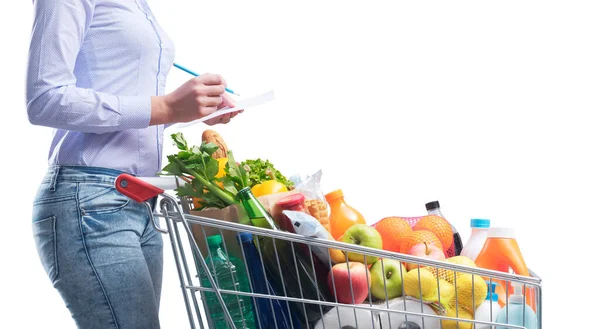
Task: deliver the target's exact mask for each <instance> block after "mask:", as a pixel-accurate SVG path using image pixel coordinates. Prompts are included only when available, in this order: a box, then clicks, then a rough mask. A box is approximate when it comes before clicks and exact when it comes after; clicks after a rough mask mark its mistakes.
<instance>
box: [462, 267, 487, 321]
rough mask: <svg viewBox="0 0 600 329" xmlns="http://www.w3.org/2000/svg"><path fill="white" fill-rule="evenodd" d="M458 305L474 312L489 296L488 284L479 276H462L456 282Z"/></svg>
mask: <svg viewBox="0 0 600 329" xmlns="http://www.w3.org/2000/svg"><path fill="white" fill-rule="evenodd" d="M456 289H457V294H456V298H457V299H458V305H459V306H460V307H462V308H464V309H465V310H467V311H470V312H473V311H474V310H475V309H476V308H477V306H479V305H481V303H483V301H484V300H485V297H486V295H487V292H488V291H487V284H485V280H484V279H483V278H482V277H480V276H479V275H461V276H459V277H458V279H457V281H456Z"/></svg>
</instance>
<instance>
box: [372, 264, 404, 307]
mask: <svg viewBox="0 0 600 329" xmlns="http://www.w3.org/2000/svg"><path fill="white" fill-rule="evenodd" d="M370 273H371V294H372V295H373V296H375V297H377V298H378V299H380V300H385V299H386V297H387V299H388V300H389V299H392V298H396V297H400V296H402V279H403V278H404V276H405V275H406V268H405V267H404V264H400V262H399V261H397V260H392V259H387V258H382V259H380V260H378V261H377V262H376V263H375V264H373V265H372V266H371V270H370ZM386 291H387V294H386Z"/></svg>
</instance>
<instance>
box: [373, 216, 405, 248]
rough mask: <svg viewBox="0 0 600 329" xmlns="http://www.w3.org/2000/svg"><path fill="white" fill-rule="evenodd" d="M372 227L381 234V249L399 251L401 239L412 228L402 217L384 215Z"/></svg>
mask: <svg viewBox="0 0 600 329" xmlns="http://www.w3.org/2000/svg"><path fill="white" fill-rule="evenodd" d="M373 227H374V228H375V229H376V230H377V232H379V235H381V239H382V240H383V250H387V251H393V252H400V247H401V243H402V239H403V238H405V237H407V236H408V235H410V233H412V231H413V229H412V227H411V226H410V224H409V223H408V222H407V221H405V220H404V219H403V218H402V217H394V216H392V217H385V218H383V219H382V220H380V221H379V222H377V223H376V224H375V225H373Z"/></svg>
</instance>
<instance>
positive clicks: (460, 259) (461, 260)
mask: <svg viewBox="0 0 600 329" xmlns="http://www.w3.org/2000/svg"><path fill="white" fill-rule="evenodd" d="M446 261H447V262H449V263H452V264H458V265H464V266H471V267H477V265H476V264H475V262H474V261H472V260H471V258H469V257H466V256H454V257H450V258H448V259H446Z"/></svg>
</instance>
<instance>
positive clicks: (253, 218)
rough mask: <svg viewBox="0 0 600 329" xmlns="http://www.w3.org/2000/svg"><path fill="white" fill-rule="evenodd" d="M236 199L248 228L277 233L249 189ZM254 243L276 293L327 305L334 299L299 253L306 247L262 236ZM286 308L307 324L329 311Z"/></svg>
mask: <svg viewBox="0 0 600 329" xmlns="http://www.w3.org/2000/svg"><path fill="white" fill-rule="evenodd" d="M238 197H239V198H240V201H241V202H242V205H243V207H244V209H245V210H246V213H247V214H248V217H249V218H250V222H251V223H252V225H254V226H258V227H262V228H267V229H272V230H279V227H277V226H276V224H275V222H274V220H273V219H272V218H271V215H270V214H269V213H268V212H267V211H266V210H265V209H264V208H263V206H262V205H261V203H260V202H259V201H258V200H257V199H256V198H255V197H254V195H252V191H250V188H245V189H242V190H241V191H240V192H239V193H238ZM254 242H255V244H256V248H257V249H258V250H260V252H261V254H262V259H263V264H264V266H265V270H266V272H267V277H268V278H269V280H270V282H271V283H272V284H273V286H274V287H273V288H274V289H275V290H276V291H278V292H283V291H285V292H286V293H287V296H289V297H294V298H306V299H313V300H321V301H330V302H331V301H333V300H334V299H333V296H332V295H331V293H330V292H329V287H328V286H327V272H324V275H322V274H321V271H318V270H317V266H316V265H317V264H315V266H313V263H314V262H313V260H312V259H311V257H312V255H308V254H307V253H305V252H302V249H303V247H306V245H304V244H298V243H294V242H290V241H287V240H281V239H272V238H269V237H266V236H256V238H255V241H254ZM315 274H316V275H315ZM290 305H292V306H293V309H294V311H293V312H294V313H295V314H297V316H298V317H299V318H300V319H307V320H308V321H309V322H310V323H313V322H315V321H317V320H318V319H319V318H320V317H321V314H322V313H325V312H327V311H328V310H329V309H330V308H331V306H323V305H317V304H303V303H298V302H290Z"/></svg>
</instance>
